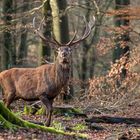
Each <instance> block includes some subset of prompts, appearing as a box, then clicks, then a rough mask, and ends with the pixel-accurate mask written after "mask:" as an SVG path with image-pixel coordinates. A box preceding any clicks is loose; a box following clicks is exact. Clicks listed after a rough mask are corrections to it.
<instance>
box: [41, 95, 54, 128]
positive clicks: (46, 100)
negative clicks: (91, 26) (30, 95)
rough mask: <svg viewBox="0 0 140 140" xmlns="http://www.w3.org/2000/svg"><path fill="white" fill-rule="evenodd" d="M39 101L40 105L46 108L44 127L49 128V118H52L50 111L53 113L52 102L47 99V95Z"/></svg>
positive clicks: (42, 96)
mask: <svg viewBox="0 0 140 140" xmlns="http://www.w3.org/2000/svg"><path fill="white" fill-rule="evenodd" d="M40 100H41V101H42V103H43V104H44V105H45V106H46V108H47V120H46V122H45V125H46V126H50V124H51V116H52V111H53V107H52V103H53V100H52V99H51V100H50V99H48V97H47V95H41V96H40Z"/></svg>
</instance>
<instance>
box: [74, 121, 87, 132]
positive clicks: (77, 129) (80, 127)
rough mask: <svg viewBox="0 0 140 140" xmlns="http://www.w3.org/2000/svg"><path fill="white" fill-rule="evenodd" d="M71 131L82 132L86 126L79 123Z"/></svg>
mask: <svg viewBox="0 0 140 140" xmlns="http://www.w3.org/2000/svg"><path fill="white" fill-rule="evenodd" d="M72 129H73V130H75V131H83V130H85V129H87V126H86V125H84V124H81V123H79V124H76V125H75V126H74V127H73V128H72Z"/></svg>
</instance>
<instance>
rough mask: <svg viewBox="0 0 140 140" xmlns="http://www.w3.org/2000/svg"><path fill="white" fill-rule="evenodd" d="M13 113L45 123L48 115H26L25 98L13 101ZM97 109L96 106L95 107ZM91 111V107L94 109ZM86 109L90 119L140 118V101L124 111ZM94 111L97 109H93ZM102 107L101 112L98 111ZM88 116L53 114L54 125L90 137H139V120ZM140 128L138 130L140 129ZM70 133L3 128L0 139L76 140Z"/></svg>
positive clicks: (116, 139) (127, 139)
mask: <svg viewBox="0 0 140 140" xmlns="http://www.w3.org/2000/svg"><path fill="white" fill-rule="evenodd" d="M12 106H13V107H14V109H12V110H13V112H16V114H17V115H19V116H20V117H21V118H23V119H26V120H36V121H39V122H43V120H44V118H45V116H42V115H25V114H23V113H22V112H21V111H23V101H22V100H20V101H16V102H14V103H12ZM93 108H94V107H93ZM91 110H92V109H91ZM91 110H90V109H89V110H88V111H86V115H87V117H88V118H92V117H93V116H94V117H100V116H109V117H120V118H126V117H127V118H134V119H140V106H139V103H138V102H137V103H133V104H131V105H129V106H125V107H124V108H121V110H119V109H118V110H106V109H102V111H101V108H100V109H99V108H97V107H96V111H91ZM94 110H95V108H94ZM99 110H100V111H99ZM86 119H87V118H86V117H83V116H75V115H68V114H67V113H66V114H63V115H62V114H54V115H53V118H52V124H51V126H52V127H55V128H56V129H60V130H65V131H70V132H79V133H85V134H88V135H89V140H140V121H138V122H135V123H130V124H129V123H126V122H121V123H109V122H86V121H85V120H86ZM138 129H139V130H138ZM76 139H78V140H79V138H73V137H69V136H62V135H58V134H52V133H46V132H42V131H39V130H37V129H19V130H18V131H16V132H13V131H9V130H3V129H2V128H0V140H76Z"/></svg>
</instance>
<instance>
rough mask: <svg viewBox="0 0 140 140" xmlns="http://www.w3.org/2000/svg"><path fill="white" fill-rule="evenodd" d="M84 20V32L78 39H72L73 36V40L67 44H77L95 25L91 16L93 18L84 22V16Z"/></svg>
mask: <svg viewBox="0 0 140 140" xmlns="http://www.w3.org/2000/svg"><path fill="white" fill-rule="evenodd" d="M84 22H85V23H86V27H85V31H84V34H83V35H82V37H81V38H80V39H78V40H75V41H74V39H75V38H74V39H73V41H71V43H69V46H73V45H75V44H78V43H79V42H81V41H83V40H84V39H86V38H87V37H88V36H89V35H90V33H91V30H92V28H93V27H94V26H95V17H94V16H93V20H92V21H91V22H89V23H87V22H86V20H85V17H84Z"/></svg>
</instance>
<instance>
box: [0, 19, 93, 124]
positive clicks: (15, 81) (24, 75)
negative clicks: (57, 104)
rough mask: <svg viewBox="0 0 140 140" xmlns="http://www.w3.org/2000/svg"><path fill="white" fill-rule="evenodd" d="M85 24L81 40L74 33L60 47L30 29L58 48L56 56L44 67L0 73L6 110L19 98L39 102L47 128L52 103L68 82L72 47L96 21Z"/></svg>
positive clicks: (85, 36) (14, 69) (36, 30)
mask: <svg viewBox="0 0 140 140" xmlns="http://www.w3.org/2000/svg"><path fill="white" fill-rule="evenodd" d="M85 23H86V27H85V30H84V34H83V35H82V37H81V38H80V39H77V40H76V34H77V32H75V34H74V36H73V37H72V39H71V40H70V41H69V42H68V43H66V44H61V43H59V42H57V41H56V40H55V39H54V38H53V39H51V38H48V37H44V36H43V34H42V33H41V32H40V28H39V29H36V28H35V26H33V27H34V30H35V32H36V33H37V34H38V35H39V36H40V38H41V39H42V40H44V41H45V42H49V43H51V44H52V46H53V47H55V48H56V49H57V52H58V55H57V58H56V61H55V62H54V63H50V64H44V65H42V66H39V67H37V68H11V69H9V70H5V71H3V72H1V73H0V85H1V87H2V88H3V91H4V94H3V101H4V104H5V105H6V106H7V107H9V105H10V104H11V103H12V101H14V100H16V99H20V98H21V99H23V100H26V101H35V100H41V101H42V103H43V104H44V105H45V106H46V108H47V120H46V126H49V125H50V122H51V115H52V103H53V100H54V98H55V97H56V96H57V95H58V94H59V93H60V91H61V89H62V88H65V87H66V85H67V83H68V81H69V76H70V69H71V63H70V60H71V49H72V46H74V45H76V44H77V43H80V42H81V41H83V40H84V39H86V38H87V37H88V36H89V35H90V32H91V30H92V28H93V27H94V24H95V18H93V20H92V22H89V23H87V22H85ZM41 24H42V23H41ZM33 25H34V20H33Z"/></svg>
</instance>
